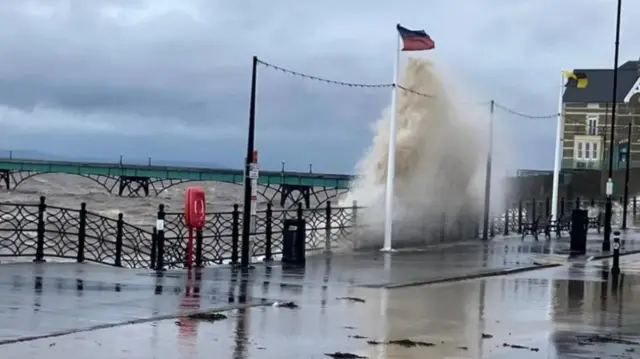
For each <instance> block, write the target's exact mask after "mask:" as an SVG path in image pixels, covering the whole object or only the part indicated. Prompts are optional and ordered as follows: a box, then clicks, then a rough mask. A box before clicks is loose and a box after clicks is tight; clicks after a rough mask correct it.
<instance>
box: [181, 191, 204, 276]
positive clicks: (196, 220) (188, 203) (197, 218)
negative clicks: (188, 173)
mask: <svg viewBox="0 0 640 359" xmlns="http://www.w3.org/2000/svg"><path fill="white" fill-rule="evenodd" d="M206 221H207V209H206V201H205V195H204V189H202V187H189V188H187V191H186V192H185V195H184V224H185V226H187V228H188V229H189V238H188V241H187V266H188V267H189V268H191V267H192V264H193V230H194V229H202V227H204V224H205V222H206Z"/></svg>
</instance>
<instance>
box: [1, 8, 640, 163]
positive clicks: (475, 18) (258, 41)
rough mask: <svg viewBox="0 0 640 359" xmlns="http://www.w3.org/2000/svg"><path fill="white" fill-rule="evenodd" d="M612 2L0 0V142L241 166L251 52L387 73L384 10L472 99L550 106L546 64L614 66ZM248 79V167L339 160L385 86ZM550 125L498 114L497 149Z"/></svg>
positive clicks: (626, 16) (638, 32)
mask: <svg viewBox="0 0 640 359" xmlns="http://www.w3.org/2000/svg"><path fill="white" fill-rule="evenodd" d="M395 4H402V6H400V5H395ZM615 10H616V9H615V0H430V1H425V0H403V1H401V2H393V1H388V0H351V1H337V0H326V1H316V2H310V1H293V0H286V1H285V0H271V1H259V0H233V1H232V0H226V1H223V0H2V1H0V24H2V25H1V26H2V28H1V29H2V31H0V51H1V52H0V53H1V54H2V55H1V56H0V148H3V149H30V150H40V151H45V152H50V153H55V154H61V155H82V156H99V157H113V158H114V160H115V159H117V157H118V156H119V155H120V154H123V155H124V157H125V159H126V158H134V157H137V158H146V157H147V156H152V157H154V158H163V159H169V160H173V159H179V158H184V157H185V156H188V157H193V158H194V159H197V160H210V161H212V162H215V163H220V164H224V165H235V166H236V167H239V166H240V165H241V162H242V159H243V157H244V149H245V146H246V134H245V133H246V128H247V124H248V103H249V85H250V75H251V56H252V55H258V56H259V57H260V58H261V59H264V60H265V61H267V62H270V63H274V64H277V65H280V66H283V67H287V68H290V69H293V70H297V71H301V72H305V73H309V74H314V75H318V76H322V77H328V78H335V79H338V80H342V81H351V82H362V83H388V82H391V81H392V79H391V74H392V60H393V51H394V49H395V41H396V31H395V24H396V23H398V22H399V23H401V24H403V25H404V26H406V27H408V28H412V29H425V30H426V31H427V33H429V34H430V35H431V36H432V38H433V39H434V40H435V41H436V50H434V51H431V52H429V53H428V54H426V55H427V56H429V57H430V58H433V59H434V61H436V62H437V63H438V64H443V65H446V67H447V68H448V69H449V70H450V71H454V72H455V73H456V74H457V78H458V80H459V81H460V82H461V83H462V86H464V87H467V88H469V89H470V90H472V91H474V92H475V93H476V94H478V97H479V99H480V100H490V99H495V100H496V101H497V102H498V103H500V104H502V105H504V106H507V107H510V108H513V109H515V110H518V111H520V112H524V113H529V114H533V115H541V114H542V115H545V114H552V113H554V112H556V111H557V98H558V89H559V81H560V75H559V71H558V70H559V69H560V68H578V67H581V68H585V67H591V68H611V67H612V65H613V42H614V30H615V28H614V25H615ZM638 18H640V2H637V1H636V2H632V1H625V4H623V20H622V39H621V60H620V63H623V62H624V61H626V60H631V59H637V57H638V56H640V51H638V50H636V48H637V45H636V44H638V43H640V23H638V22H637V21H636V20H637V19H638ZM258 82H259V93H258V109H257V120H258V129H257V131H258V133H257V136H258V139H257V141H258V142H257V146H258V148H259V150H260V153H261V156H260V157H261V164H262V167H271V168H274V167H279V164H280V161H285V162H286V166H287V167H288V168H290V169H294V168H295V169H304V168H306V167H307V166H308V163H313V164H314V169H315V170H316V171H324V172H351V169H352V168H353V166H354V164H355V162H356V161H357V159H358V158H359V157H360V156H361V154H362V152H363V151H364V150H365V149H366V147H367V146H368V145H369V143H370V140H371V132H370V124H371V123H372V122H373V121H375V120H376V119H377V117H378V116H379V114H380V112H381V110H382V109H383V108H384V107H385V106H386V105H387V104H388V101H389V90H388V89H366V90H362V89H353V88H340V87H335V86H330V85H325V84H320V83H310V82H309V81H306V80H303V79H298V78H293V77H290V76H287V75H285V74H282V73H277V72H274V71H268V69H265V68H260V72H259V80H258ZM460 85H461V84H458V86H460ZM554 126H555V125H554V120H528V119H524V118H520V117H515V116H511V115H507V114H505V113H501V114H499V117H498V119H497V127H498V130H497V135H496V137H497V138H496V142H497V145H496V148H497V149H498V150H501V149H504V148H506V147H509V149H510V152H513V153H515V154H516V155H515V160H513V161H512V163H509V164H508V165H509V167H511V168H544V167H549V168H550V167H551V164H552V147H553V139H554V128H555V127H554ZM508 136H511V138H512V139H511V140H509V141H508V143H509V146H507V145H506V143H507V140H506V139H507V137H508Z"/></svg>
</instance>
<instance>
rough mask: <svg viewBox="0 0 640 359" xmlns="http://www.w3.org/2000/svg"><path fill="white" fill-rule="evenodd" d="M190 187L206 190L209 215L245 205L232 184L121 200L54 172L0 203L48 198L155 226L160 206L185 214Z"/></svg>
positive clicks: (2, 196) (1, 195) (3, 195)
mask: <svg viewBox="0 0 640 359" xmlns="http://www.w3.org/2000/svg"><path fill="white" fill-rule="evenodd" d="M189 186H198V187H202V188H203V189H204V190H205V193H206V196H207V212H209V213H211V212H220V211H232V210H233V205H234V204H235V203H238V204H240V205H241V204H242V200H243V187H242V186H241V185H236V184H231V183H221V182H188V183H183V184H180V185H176V186H174V187H170V188H168V189H166V190H164V191H163V192H161V193H160V194H159V195H158V196H155V194H154V193H150V195H149V196H146V197H128V196H122V197H121V196H118V194H117V193H109V192H108V191H107V190H106V189H105V188H104V187H102V186H101V185H100V184H98V183H96V182H94V181H92V180H91V179H88V178H84V177H81V176H77V175H69V174H54V173H46V174H41V175H37V176H34V177H31V178H29V179H27V180H25V181H24V182H23V183H21V184H20V185H19V186H18V187H17V188H15V189H14V190H12V191H7V190H6V189H0V203H2V204H5V203H38V201H39V198H40V196H45V198H46V203H47V204H48V205H51V206H59V207H67V208H78V209H79V208H80V206H81V204H82V202H85V203H86V204H87V210H88V211H90V212H93V213H98V214H101V215H103V216H106V217H110V218H117V217H118V214H119V213H122V214H123V216H124V219H125V221H126V222H127V223H130V224H134V225H145V226H152V225H153V224H154V223H155V220H156V215H157V212H158V206H159V205H160V204H164V206H165V211H166V212H181V211H183V208H184V193H185V190H186V188H187V187H189ZM116 190H117V186H116ZM259 205H260V207H265V206H266V201H265V200H264V199H261V200H260V201H259Z"/></svg>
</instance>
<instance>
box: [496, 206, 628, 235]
mask: <svg viewBox="0 0 640 359" xmlns="http://www.w3.org/2000/svg"><path fill="white" fill-rule="evenodd" d="M605 203H606V199H604V198H599V199H595V198H580V197H576V198H574V199H571V200H565V199H564V198H560V199H559V200H558V212H557V213H558V216H560V215H564V216H570V211H571V210H573V209H586V210H589V211H590V212H591V214H590V216H596V215H598V214H604V207H605ZM613 203H614V210H613V213H612V219H611V221H612V223H613V224H620V223H622V217H623V215H624V214H623V213H624V211H623V208H622V206H623V204H624V199H623V198H614V199H613ZM626 213H627V219H628V222H629V223H628V225H632V224H633V222H634V221H635V220H636V219H637V218H638V216H640V201H638V200H637V198H636V197H632V198H629V200H628V203H627V211H626ZM550 215H551V199H550V198H548V197H547V198H545V199H542V200H540V199H535V198H531V199H527V200H520V201H514V202H511V201H509V202H508V203H505V206H504V210H503V211H501V213H494V215H493V216H491V217H490V219H489V232H490V234H491V236H494V235H509V234H512V233H522V228H523V226H524V223H526V222H530V221H532V220H534V219H536V218H538V217H542V218H548V217H550ZM603 223H604V222H603Z"/></svg>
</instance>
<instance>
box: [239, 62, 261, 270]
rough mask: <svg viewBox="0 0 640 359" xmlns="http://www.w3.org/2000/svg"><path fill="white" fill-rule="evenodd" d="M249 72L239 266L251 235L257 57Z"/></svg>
mask: <svg viewBox="0 0 640 359" xmlns="http://www.w3.org/2000/svg"><path fill="white" fill-rule="evenodd" d="M252 66H253V67H252V73H251V99H250V102H249V131H248V134H247V155H246V161H245V171H244V206H243V208H242V249H241V259H240V266H242V267H249V236H250V235H251V233H249V232H251V178H250V177H249V174H250V172H251V164H252V163H253V151H254V148H253V147H254V137H255V132H256V77H257V75H258V57H257V56H254V57H253V65H252Z"/></svg>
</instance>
